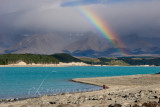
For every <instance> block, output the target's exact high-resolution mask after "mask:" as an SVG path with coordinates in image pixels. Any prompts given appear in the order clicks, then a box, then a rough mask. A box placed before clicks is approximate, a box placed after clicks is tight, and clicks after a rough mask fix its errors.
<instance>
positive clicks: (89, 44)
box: [0, 32, 160, 57]
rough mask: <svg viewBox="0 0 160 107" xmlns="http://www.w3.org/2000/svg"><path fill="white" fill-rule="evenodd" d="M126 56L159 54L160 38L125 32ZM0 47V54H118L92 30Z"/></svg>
mask: <svg viewBox="0 0 160 107" xmlns="http://www.w3.org/2000/svg"><path fill="white" fill-rule="evenodd" d="M121 40H122V41H123V43H124V45H125V46H126V48H124V49H123V50H125V52H126V53H128V54H129V55H142V54H143V55H145V54H146V55H147V54H148V55H152V54H160V47H159V45H160V43H159V40H160V38H158V37H155V38H154V37H152V38H149V37H142V36H138V35H129V36H123V37H121ZM3 50H4V47H2V48H1V47H0V53H34V54H54V53H61V52H65V53H69V54H71V55H74V56H87V57H101V56H118V55H119V53H117V52H118V51H117V49H115V48H114V47H113V46H111V45H110V44H109V43H108V41H107V40H106V39H105V38H103V37H101V36H98V35H96V34H95V33H91V32H87V33H50V34H34V35H30V36H27V37H25V38H24V39H23V40H21V41H19V42H18V43H17V44H15V45H12V46H11V47H9V48H7V49H6V48H5V51H3Z"/></svg>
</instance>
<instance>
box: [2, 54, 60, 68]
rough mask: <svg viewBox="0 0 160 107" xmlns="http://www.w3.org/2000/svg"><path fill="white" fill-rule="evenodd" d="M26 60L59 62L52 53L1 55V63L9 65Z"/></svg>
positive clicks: (28, 61) (28, 62)
mask: <svg viewBox="0 0 160 107" xmlns="http://www.w3.org/2000/svg"><path fill="white" fill-rule="evenodd" d="M19 61H24V62H25V63H27V64H31V63H35V64H37V63H41V64H49V63H52V64H57V63H59V60H57V59H56V58H54V57H53V56H50V55H38V54H4V55H0V65H8V64H13V63H17V62H19Z"/></svg>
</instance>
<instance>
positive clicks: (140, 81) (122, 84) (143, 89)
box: [0, 74, 160, 107]
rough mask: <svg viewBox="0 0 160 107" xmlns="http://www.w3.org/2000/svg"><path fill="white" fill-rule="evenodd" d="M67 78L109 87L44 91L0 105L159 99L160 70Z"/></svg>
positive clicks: (83, 105)
mask: <svg viewBox="0 0 160 107" xmlns="http://www.w3.org/2000/svg"><path fill="white" fill-rule="evenodd" d="M70 81H72V82H79V83H83V84H91V85H96V86H102V85H103V84H105V85H106V86H108V87H109V88H108V89H102V90H97V91H89V92H75V93H65V94H58V95H44V96H40V97H35V98H27V99H22V100H18V101H13V102H8V103H4V102H2V103H0V106H2V107H8V106H9V105H13V107H19V105H21V106H22V105H28V106H30V107H40V106H41V105H43V104H44V105H46V106H44V107H57V106H58V105H63V104H68V105H71V106H73V107H76V106H77V104H79V105H80V106H79V107H88V106H89V107H90V106H96V105H100V104H101V105H103V104H105V105H107V106H108V105H110V104H115V102H116V103H117V104H121V105H127V104H128V105H134V104H138V105H140V104H142V103H144V102H148V101H156V102H158V101H159V98H160V83H159V81H160V74H143V75H129V76H115V77H96V78H76V79H72V80H70ZM42 102H43V103H42ZM47 105H48V106H47ZM131 107H132V106H131Z"/></svg>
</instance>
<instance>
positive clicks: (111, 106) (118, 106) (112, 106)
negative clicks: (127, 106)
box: [108, 104, 122, 107]
mask: <svg viewBox="0 0 160 107" xmlns="http://www.w3.org/2000/svg"><path fill="white" fill-rule="evenodd" d="M108 107H122V105H121V104H114V105H113V104H111V105H109V106H108Z"/></svg>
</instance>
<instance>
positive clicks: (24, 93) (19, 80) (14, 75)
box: [0, 67, 160, 99]
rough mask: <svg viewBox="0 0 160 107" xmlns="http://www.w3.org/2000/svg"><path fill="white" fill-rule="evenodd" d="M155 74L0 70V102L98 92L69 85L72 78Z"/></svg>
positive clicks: (145, 71) (154, 69)
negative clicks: (12, 99)
mask: <svg viewBox="0 0 160 107" xmlns="http://www.w3.org/2000/svg"><path fill="white" fill-rule="evenodd" d="M157 72H160V67H0V99H4V98H16V97H18V98H25V97H34V96H38V95H44V94H57V93H62V92H77V91H78V92H79V91H88V90H98V89H101V87H97V86H92V85H86V84H80V83H74V82H70V81H69V80H70V79H73V78H86V77H104V76H120V75H134V74H152V73H157Z"/></svg>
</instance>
